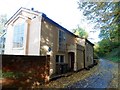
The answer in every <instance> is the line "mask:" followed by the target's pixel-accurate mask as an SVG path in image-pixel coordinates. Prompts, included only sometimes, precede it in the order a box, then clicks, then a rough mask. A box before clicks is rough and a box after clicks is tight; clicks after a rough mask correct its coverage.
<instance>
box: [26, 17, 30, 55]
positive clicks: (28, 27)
mask: <svg viewBox="0 0 120 90" xmlns="http://www.w3.org/2000/svg"><path fill="white" fill-rule="evenodd" d="M26 33H27V35H26V48H25V55H28V49H29V34H30V19H28V20H27V32H26Z"/></svg>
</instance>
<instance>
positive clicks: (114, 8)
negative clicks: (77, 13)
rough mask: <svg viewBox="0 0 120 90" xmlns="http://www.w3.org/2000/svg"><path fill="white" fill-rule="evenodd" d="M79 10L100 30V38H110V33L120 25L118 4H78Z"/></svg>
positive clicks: (119, 3)
mask: <svg viewBox="0 0 120 90" xmlns="http://www.w3.org/2000/svg"><path fill="white" fill-rule="evenodd" d="M78 4H79V9H80V10H82V11H83V14H84V15H85V16H86V17H87V19H89V20H90V21H91V22H94V23H96V27H95V29H96V28H100V29H101V32H100V35H99V36H100V38H110V37H109V36H110V35H111V32H112V33H113V31H114V30H116V29H118V24H120V23H119V22H120V1H119V2H80V1H79V2H78Z"/></svg>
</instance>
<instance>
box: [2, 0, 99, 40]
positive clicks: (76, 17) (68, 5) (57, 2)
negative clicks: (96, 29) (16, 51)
mask: <svg viewBox="0 0 120 90" xmlns="http://www.w3.org/2000/svg"><path fill="white" fill-rule="evenodd" d="M77 1H78V0H0V14H7V18H8V19H9V18H10V17H11V16H12V15H13V14H14V13H15V12H16V11H17V10H18V9H19V8H20V7H25V8H29V9H31V8H34V9H35V10H37V11H40V12H43V13H45V14H46V15H47V16H48V17H49V18H51V19H52V20H54V21H55V22H57V23H59V24H60V25H62V26H63V27H65V28H66V29H68V30H70V31H72V29H74V28H77V26H78V25H79V26H80V27H82V28H84V29H85V30H86V31H87V32H90V31H92V27H93V26H94V25H93V24H88V23H87V22H86V21H82V19H83V18H84V17H83V15H82V12H80V11H79V9H77V8H78V4H77ZM97 37H98V33H96V34H94V35H93V34H92V33H90V38H94V39H95V41H96V40H98V38H97ZM93 42H94V41H93Z"/></svg>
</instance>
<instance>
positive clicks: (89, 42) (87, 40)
mask: <svg viewBox="0 0 120 90" xmlns="http://www.w3.org/2000/svg"><path fill="white" fill-rule="evenodd" d="M85 40H86V42H88V43H89V44H91V45H92V46H94V44H93V43H91V42H90V41H89V40H88V39H85Z"/></svg>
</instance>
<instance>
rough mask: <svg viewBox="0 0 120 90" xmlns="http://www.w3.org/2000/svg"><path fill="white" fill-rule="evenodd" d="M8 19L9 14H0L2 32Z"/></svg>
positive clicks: (0, 29) (0, 32)
mask: <svg viewBox="0 0 120 90" xmlns="http://www.w3.org/2000/svg"><path fill="white" fill-rule="evenodd" d="M6 21H7V15H6V14H5V15H0V34H2V33H3V30H4V29H5V27H4V24H5V23H6Z"/></svg>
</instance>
